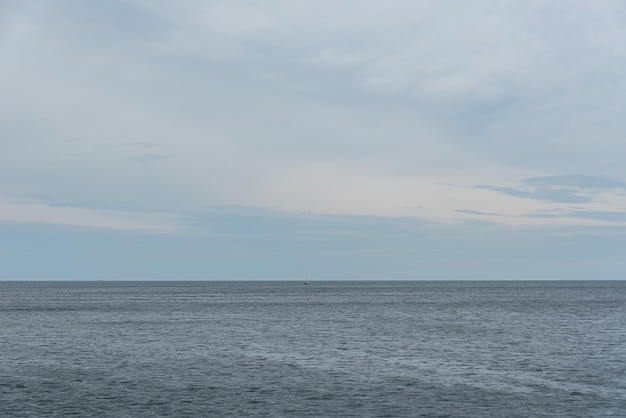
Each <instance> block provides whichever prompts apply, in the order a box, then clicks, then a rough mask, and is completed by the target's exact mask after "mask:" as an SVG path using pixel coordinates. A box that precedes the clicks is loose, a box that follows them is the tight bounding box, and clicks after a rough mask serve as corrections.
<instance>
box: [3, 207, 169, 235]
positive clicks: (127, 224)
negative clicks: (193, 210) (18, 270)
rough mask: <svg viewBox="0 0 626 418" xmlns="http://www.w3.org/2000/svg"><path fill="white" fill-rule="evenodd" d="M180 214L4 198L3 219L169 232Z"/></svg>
mask: <svg viewBox="0 0 626 418" xmlns="http://www.w3.org/2000/svg"><path fill="white" fill-rule="evenodd" d="M177 218H178V217H177V216H176V215H172V214H164V213H141V212H128V211H113V210H102V209H86V208H77V207H68V206H51V205H47V204H45V203H35V202H30V203H11V202H0V222H20V223H45V224H58V225H73V226H82V227H91V228H107V229H118V230H128V231H134V230H143V231H152V232H168V231H174V230H176V229H178V225H177Z"/></svg>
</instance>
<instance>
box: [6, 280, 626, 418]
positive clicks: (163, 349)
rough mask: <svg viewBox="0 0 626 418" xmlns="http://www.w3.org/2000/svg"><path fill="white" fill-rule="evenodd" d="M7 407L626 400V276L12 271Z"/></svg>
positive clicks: (436, 408)
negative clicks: (368, 277)
mask: <svg viewBox="0 0 626 418" xmlns="http://www.w3.org/2000/svg"><path fill="white" fill-rule="evenodd" d="M0 414H4V415H7V416H68V415H76V416H115V417H122V416H177V417H182V416H253V415H254V416H272V417H279V416H286V417H290V416H337V417H368V416H372V417H373V416H379V417H383V416H386V417H401V416H494V417H527V416H563V417H595V416H597V417H605V416H621V417H624V416H626V282H315V283H312V284H311V285H309V286H303V285H302V284H301V283H297V282H167V283H165V282H64V283H59V282H46V283H44V282H39V283H33V282H23V283H16V282H5V283H0Z"/></svg>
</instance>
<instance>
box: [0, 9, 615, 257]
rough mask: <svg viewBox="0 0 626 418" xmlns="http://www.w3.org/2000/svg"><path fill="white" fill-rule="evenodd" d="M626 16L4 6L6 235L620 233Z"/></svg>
mask: <svg viewBox="0 0 626 418" xmlns="http://www.w3.org/2000/svg"><path fill="white" fill-rule="evenodd" d="M625 18H626V6H625V5H624V3H623V2H622V1H619V0H600V1H595V2H589V1H584V0H555V1H550V2H545V1H525V2H520V1H513V0H479V1H469V0H467V1H466V0H461V1H455V2H452V3H451V2H440V1H420V2H415V1H409V0H392V1H387V2H384V3H383V2H375V1H357V0H348V1H342V2H335V3H330V2H319V1H298V2H293V1H286V0H269V1H264V2H257V1H246V0H236V1H231V0H218V1H211V2H205V1H200V0H183V1H177V2H175V3H174V2H171V1H165V0H112V1H108V2H98V3H92V2H89V3H88V2H76V1H69V0H59V1H54V2H49V1H43V0H34V1H28V2H25V1H24V2H3V3H0V51H2V53H1V54H0V91H2V99H1V100H0V141H2V142H1V143H2V152H1V153H0V208H1V210H0V221H6V222H11V223H14V222H18V223H23V224H27V223H37V224H46V223H50V224H55V225H58V224H62V225H73V226H77V225H78V226H84V227H94V228H99V229H111V228H115V229H117V230H119V229H127V230H129V231H130V230H137V229H139V230H142V231H156V230H167V231H171V232H172V233H176V234H183V233H184V234H188V233H189V234H197V235H193V236H204V235H203V234H209V232H211V233H214V234H218V235H219V234H226V235H229V236H233V235H234V236H237V235H238V236H240V237H242V239H244V237H249V235H248V233H249V231H260V232H259V234H270V235H271V234H272V231H271V228H270V230H266V229H264V228H265V227H264V225H265V226H267V225H270V226H271V227H272V228H273V227H278V225H282V226H281V228H283V227H284V228H287V229H292V230H297V231H304V230H309V229H315V228H316V227H318V226H319V225H317V226H315V225H312V224H311V221H310V219H308V218H307V219H306V220H305V219H303V218H301V217H299V216H300V215H302V214H310V215H311V216H322V217H324V216H337V218H333V222H331V223H332V224H333V225H335V224H334V222H339V223H349V222H350V221H349V219H362V217H366V218H367V219H370V218H376V219H378V218H381V219H384V220H386V221H389V223H387V222H382V221H381V225H384V226H381V228H382V229H385V228H391V229H393V227H392V226H391V225H392V223H393V221H394V220H396V219H403V220H404V219H410V220H412V221H414V222H416V224H411V225H413V226H414V225H417V224H419V225H420V228H422V227H425V225H438V226H439V227H441V228H444V229H445V228H449V227H450V228H454V227H458V228H459V229H458V231H468V229H464V228H467V227H468V225H470V226H471V225H486V226H498V227H505V230H508V229H506V228H509V227H539V226H541V227H552V228H557V229H561V230H562V231H569V230H567V228H573V229H572V231H574V230H575V231H579V229H576V228H579V227H582V226H586V227H594V228H596V227H598V226H599V225H609V226H613V227H622V226H624V222H625V219H624V217H623V214H624V212H626V193H625V191H626V172H625V170H624V164H623V161H624V160H625V158H626V143H625V142H624V140H623V139H624V137H625V134H626V119H625V118H624V117H623V109H624V108H626V90H625V89H624V88H623V74H624V72H625V71H626V50H625V49H624V48H623V45H624V44H626V25H624V21H625ZM33 197H35V199H34V200H32V201H29V200H28V199H33ZM22 200H26V201H27V202H28V205H24V204H21V205H20V204H17V203H16V202H20V201H22ZM233 208H248V210H253V209H251V208H255V209H254V210H257V209H258V208H262V209H263V210H267V211H270V212H271V213H273V214H274V215H272V216H275V217H277V218H278V219H285V223H284V224H282V223H280V222H278V221H277V222H266V220H264V218H263V217H262V216H256V215H255V216H252V217H249V218H246V217H245V216H241V213H239V212H238V210H239V209H238V210H234V209H233ZM222 210H225V211H227V212H228V211H229V210H232V222H233V225H235V226H237V225H238V228H235V227H233V228H231V229H228V228H226V230H224V228H225V227H224V225H229V223H228V222H229V221H228V219H229V218H228V217H227V216H223V215H220V216H217V215H215V216H213V215H211V214H214V212H213V211H219V212H220V213H222V212H221V211H222ZM203 213H204V214H205V216H204V217H203V216H202V214H203ZM135 215H136V216H135ZM144 215H145V216H144ZM291 216H293V218H292V217H291ZM207 217H208V219H207ZM287 218H288V219H289V220H288V221H287V220H286V219H287ZM246 219H247V220H246ZM359 225H362V224H359ZM335 226H336V225H335ZM327 227H328V225H327V224H324V228H327ZM307 228H309V229H307ZM333 228H334V227H333ZM368 228H369V226H368ZM412 228H413V227H412ZM420 228H417V227H415V228H413V229H411V231H413V232H414V233H415V234H419V233H421V232H420V231H422V230H421V229H420ZM429 228H430V226H429ZM347 230H348V232H346V228H343V227H337V229H336V230H335V229H334V230H333V231H334V232H333V233H332V234H329V235H328V236H333V237H335V236H336V234H335V232H336V233H337V234H339V235H341V234H347V235H349V234H352V233H354V231H352V230H350V228H347ZM337 231H340V232H337ZM446 231H447V229H446ZM481 231H482V230H481ZM598 231H600V230H598ZM602 231H605V230H602ZM564 233H566V232H564ZM602 233H604V232H598V236H600V235H602ZM302 234H303V235H298V236H302V237H307V239H314V238H313V237H312V236H310V235H307V234H305V233H304V232H302ZM459 234H460V235H463V233H461V232H459ZM476 234H477V235H476V236H472V234H470V233H468V234H467V235H464V236H465V237H466V239H468V240H471V241H476V237H477V236H480V235H481V234H482V232H480V233H478V232H476ZM209 235H210V234H209ZM296 235H297V234H296ZM434 235H436V234H434ZM211 236H214V235H211ZM342 236H343V235H342ZM470 236H471V237H470ZM394 237H395V238H397V235H394ZM468 237H469V238H468ZM292 238H293V239H296V238H295V237H292ZM395 238H394V239H395ZM290 239H291V238H290ZM303 239H304V238H303ZM502 240H503V241H505V240H506V239H505V238H502ZM254 242H257V241H254ZM259 242H260V241H259ZM272 242H274V241H272ZM320 242H321V241H320ZM324 242H329V239H328V238H327V237H326V238H324ZM402 242H403V243H404V244H405V245H407V246H409V244H407V241H402ZM493 242H494V243H496V242H498V243H501V242H502V241H498V240H494V241H493ZM529 242H530V241H529ZM579 244H580V245H583V241H580V242H579ZM259 245H264V244H259ZM346 245H355V244H354V241H349V242H348V241H346ZM498 245H499V244H493V246H491V247H489V248H491V251H495V249H496V248H497V247H498ZM530 246H531V245H530V244H529V247H530ZM210 248H211V249H212V250H215V251H217V252H219V251H218V250H216V249H215V248H213V247H210ZM411 248H413V247H411ZM459 248H466V247H463V246H461V247H459ZM283 250H284V249H283ZM250 251H254V248H250ZM459 252H462V250H459ZM407 257H408V256H407ZM407 262H408V261H407Z"/></svg>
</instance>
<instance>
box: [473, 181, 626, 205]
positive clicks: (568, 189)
mask: <svg viewBox="0 0 626 418" xmlns="http://www.w3.org/2000/svg"><path fill="white" fill-rule="evenodd" d="M522 183H523V186H521V187H515V186H487V185H479V186H476V188H478V189H483V190H491V191H494V192H498V193H502V194H505V195H509V196H514V197H520V198H523V199H536V200H545V201H550V202H556V203H565V204H571V203H588V202H592V201H593V200H594V199H595V198H596V197H597V196H598V195H599V194H600V193H601V192H604V191H611V192H616V193H621V194H624V192H626V182H623V181H621V180H617V179H613V178H609V177H605V176H584V175H565V176H545V177H530V178H527V179H524V180H523V181H522Z"/></svg>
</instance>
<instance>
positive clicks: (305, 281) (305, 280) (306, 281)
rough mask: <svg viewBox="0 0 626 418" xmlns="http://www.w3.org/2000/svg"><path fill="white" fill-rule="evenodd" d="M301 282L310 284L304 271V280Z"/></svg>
mask: <svg viewBox="0 0 626 418" xmlns="http://www.w3.org/2000/svg"><path fill="white" fill-rule="evenodd" d="M302 284H311V282H309V281H308V280H307V278H306V273H304V282H302Z"/></svg>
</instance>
